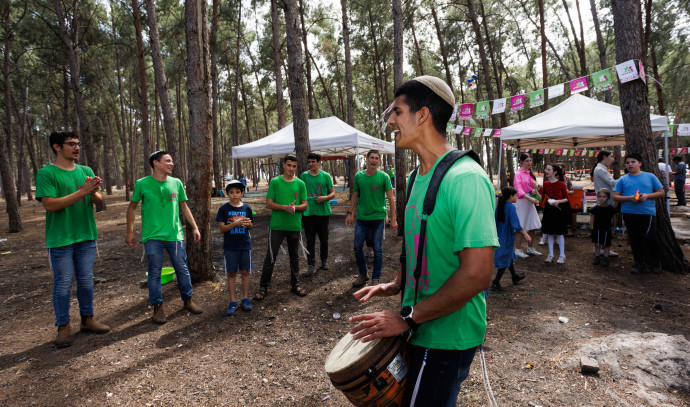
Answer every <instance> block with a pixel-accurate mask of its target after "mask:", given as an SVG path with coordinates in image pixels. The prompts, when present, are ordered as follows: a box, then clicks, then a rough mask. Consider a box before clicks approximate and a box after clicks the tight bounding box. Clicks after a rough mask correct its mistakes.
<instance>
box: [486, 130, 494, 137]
mask: <svg viewBox="0 0 690 407" xmlns="http://www.w3.org/2000/svg"><path fill="white" fill-rule="evenodd" d="M493 131H494V129H484V137H491V133H493Z"/></svg>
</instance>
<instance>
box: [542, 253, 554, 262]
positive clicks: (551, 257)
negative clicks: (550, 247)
mask: <svg viewBox="0 0 690 407" xmlns="http://www.w3.org/2000/svg"><path fill="white" fill-rule="evenodd" d="M552 261H553V256H552V255H550V254H549V255H548V256H547V257H546V260H544V263H551V262H552Z"/></svg>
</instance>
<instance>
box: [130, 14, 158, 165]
mask: <svg viewBox="0 0 690 407" xmlns="http://www.w3.org/2000/svg"><path fill="white" fill-rule="evenodd" d="M132 15H133V16H134V32H135V34H136V40H137V61H138V62H139V66H138V71H139V92H140V93H139V118H140V119H141V135H142V138H143V141H144V144H143V149H142V153H143V154H142V158H143V160H144V175H149V174H151V166H149V165H146V164H148V160H149V155H150V154H151V153H152V152H153V149H152V147H151V144H152V143H151V134H150V126H149V92H148V85H147V83H146V59H145V57H144V39H143V36H142V35H141V13H140V12H139V0H132Z"/></svg>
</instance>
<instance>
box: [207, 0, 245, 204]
mask: <svg viewBox="0 0 690 407" xmlns="http://www.w3.org/2000/svg"><path fill="white" fill-rule="evenodd" d="M219 3H220V1H219V0H213V6H212V7H213V12H212V13H211V116H212V117H213V119H212V133H213V166H212V167H213V183H214V185H215V191H214V192H215V193H216V194H217V193H218V191H220V190H222V189H223V174H221V172H220V143H219V142H218V52H217V51H218V6H219ZM237 4H238V7H239V9H238V11H237V15H238V17H237V25H238V27H237V28H238V30H237V35H236V37H237V43H238V47H237V54H238V55H239V52H240V50H239V37H240V35H239V22H240V18H242V2H241V1H238V2H237Z"/></svg>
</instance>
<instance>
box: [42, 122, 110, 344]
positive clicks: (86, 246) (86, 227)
mask: <svg viewBox="0 0 690 407" xmlns="http://www.w3.org/2000/svg"><path fill="white" fill-rule="evenodd" d="M49 142H50V147H51V148H52V149H53V152H54V153H55V155H56V158H55V162H53V163H52V164H50V165H46V166H45V167H43V168H41V169H40V170H38V173H37V174H36V199H37V200H39V201H41V203H42V204H43V207H44V208H45V210H46V247H47V248H48V256H49V258H50V268H51V269H52V271H53V309H54V311H55V325H56V326H57V327H58V333H57V338H56V339H55V345H56V346H57V347H58V348H64V347H66V346H70V345H71V344H72V342H74V336H73V335H72V329H71V327H70V324H69V322H70V318H69V303H70V290H71V288H72V277H73V276H74V277H75V278H76V280H77V300H78V301H79V314H80V315H81V326H80V329H81V331H82V332H94V333H98V334H103V333H106V332H108V331H109V330H110V328H109V327H108V326H106V325H103V324H101V323H100V322H98V321H96V320H95V319H94V318H93V264H94V260H95V256H96V237H97V231H96V218H95V217H94V214H93V206H92V205H93V204H96V205H98V204H101V203H103V195H102V193H101V192H100V191H99V188H100V185H101V179H100V178H99V177H96V176H95V175H94V173H93V171H92V170H91V168H89V167H86V166H83V165H78V164H76V161H77V160H78V159H79V152H80V151H81V144H80V143H79V137H78V136H77V135H76V134H74V133H67V132H64V133H63V132H61V133H52V134H51V135H50V137H49Z"/></svg>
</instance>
